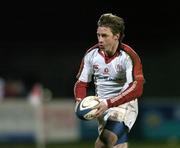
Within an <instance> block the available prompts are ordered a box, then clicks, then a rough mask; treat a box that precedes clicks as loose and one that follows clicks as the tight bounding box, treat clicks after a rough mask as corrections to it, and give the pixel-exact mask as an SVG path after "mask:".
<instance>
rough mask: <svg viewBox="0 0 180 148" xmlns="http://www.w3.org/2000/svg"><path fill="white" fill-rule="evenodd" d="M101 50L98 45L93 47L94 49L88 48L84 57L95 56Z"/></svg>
mask: <svg viewBox="0 0 180 148" xmlns="http://www.w3.org/2000/svg"><path fill="white" fill-rule="evenodd" d="M98 50H99V46H98V44H95V45H93V46H92V47H90V48H88V49H87V50H86V52H85V55H84V56H88V55H91V56H92V55H93V54H97V53H98Z"/></svg>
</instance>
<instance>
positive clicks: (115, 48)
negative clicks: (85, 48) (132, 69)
mask: <svg viewBox="0 0 180 148" xmlns="http://www.w3.org/2000/svg"><path fill="white" fill-rule="evenodd" d="M118 46H119V42H116V43H115V44H114V45H113V46H112V47H111V50H108V51H105V53H106V54H107V55H108V56H109V57H111V56H113V55H114V54H115V52H116V50H117V49H118Z"/></svg>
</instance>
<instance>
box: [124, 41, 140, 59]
mask: <svg viewBox="0 0 180 148" xmlns="http://www.w3.org/2000/svg"><path fill="white" fill-rule="evenodd" d="M121 49H122V50H123V51H124V52H126V53H127V54H128V55H129V56H130V57H131V59H132V60H134V61H140V57H139V55H138V54H137V52H136V51H135V50H134V49H133V48H132V47H130V46H129V45H127V44H124V43H122V44H121Z"/></svg>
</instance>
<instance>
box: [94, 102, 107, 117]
mask: <svg viewBox="0 0 180 148" xmlns="http://www.w3.org/2000/svg"><path fill="white" fill-rule="evenodd" d="M95 109H97V112H96V114H95V117H96V118H98V117H100V116H101V115H102V114H103V113H104V112H105V111H106V110H107V109H108V106H107V104H106V103H105V102H104V101H101V102H100V103H99V104H98V105H97V106H96V107H95Z"/></svg>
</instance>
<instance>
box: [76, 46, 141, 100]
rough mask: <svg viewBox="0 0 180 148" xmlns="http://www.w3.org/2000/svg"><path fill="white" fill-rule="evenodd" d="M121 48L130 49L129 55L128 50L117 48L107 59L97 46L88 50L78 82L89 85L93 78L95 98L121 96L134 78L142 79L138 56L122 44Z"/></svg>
mask: <svg viewBox="0 0 180 148" xmlns="http://www.w3.org/2000/svg"><path fill="white" fill-rule="evenodd" d="M123 47H125V48H128V50H129V49H130V50H131V51H130V52H131V54H130V53H128V50H124V49H123V48H119V49H117V51H116V53H115V54H114V56H113V57H111V58H107V57H106V56H105V54H104V53H103V51H101V50H100V49H99V48H98V46H95V47H94V48H91V49H89V50H88V51H87V53H86V54H85V56H84V58H83V61H82V63H81V68H80V71H79V74H78V82H83V83H89V82H91V81H92V78H94V84H95V88H96V94H97V96H99V97H100V98H101V99H109V98H113V97H116V96H119V95H121V94H122V93H123V92H124V91H125V90H127V89H128V87H129V86H130V85H129V84H131V83H132V82H133V81H134V79H135V78H139V77H142V78H143V75H142V69H141V64H140V59H139V57H138V55H137V54H136V53H135V52H134V51H133V50H132V49H131V48H130V47H129V46H127V45H125V44H123ZM137 61H138V65H137ZM134 64H136V65H137V67H135V65H134ZM76 87H77V86H75V89H76ZM133 89H134V87H133ZM75 91H79V90H75ZM75 93H76V92H75ZM77 93H78V92H77ZM128 93H129V92H126V94H124V95H128ZM118 99H120V98H116V99H114V101H113V100H112V103H113V102H116V101H117V100H118Z"/></svg>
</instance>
